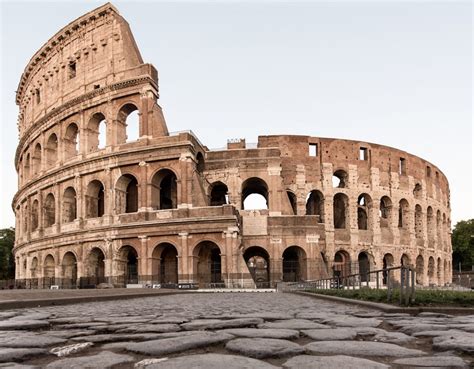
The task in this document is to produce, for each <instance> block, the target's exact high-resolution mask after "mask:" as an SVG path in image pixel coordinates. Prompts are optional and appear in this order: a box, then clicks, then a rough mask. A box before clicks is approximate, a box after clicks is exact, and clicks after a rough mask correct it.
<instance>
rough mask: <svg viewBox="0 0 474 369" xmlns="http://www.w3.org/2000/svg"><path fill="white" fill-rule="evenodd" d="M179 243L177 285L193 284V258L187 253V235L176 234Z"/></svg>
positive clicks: (184, 233) (185, 233)
mask: <svg viewBox="0 0 474 369" xmlns="http://www.w3.org/2000/svg"><path fill="white" fill-rule="evenodd" d="M178 237H179V239H180V241H181V250H178V283H188V282H194V280H193V274H194V273H193V272H194V270H193V269H194V268H193V258H192V255H190V252H189V245H188V237H189V233H187V232H181V233H178Z"/></svg>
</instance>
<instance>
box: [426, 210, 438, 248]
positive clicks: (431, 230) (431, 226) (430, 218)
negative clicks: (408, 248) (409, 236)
mask: <svg viewBox="0 0 474 369" xmlns="http://www.w3.org/2000/svg"><path fill="white" fill-rule="evenodd" d="M426 228H427V231H428V247H430V248H434V239H435V236H436V230H435V218H434V212H433V208H432V207H431V206H428V208H427V209H426Z"/></svg>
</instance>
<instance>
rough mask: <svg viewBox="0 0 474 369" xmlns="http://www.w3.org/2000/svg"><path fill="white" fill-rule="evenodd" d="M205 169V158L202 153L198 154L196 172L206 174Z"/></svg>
mask: <svg viewBox="0 0 474 369" xmlns="http://www.w3.org/2000/svg"><path fill="white" fill-rule="evenodd" d="M204 168H205V163H204V156H203V155H202V154H201V153H200V152H198V153H197V155H196V170H197V171H198V172H199V173H202V172H204Z"/></svg>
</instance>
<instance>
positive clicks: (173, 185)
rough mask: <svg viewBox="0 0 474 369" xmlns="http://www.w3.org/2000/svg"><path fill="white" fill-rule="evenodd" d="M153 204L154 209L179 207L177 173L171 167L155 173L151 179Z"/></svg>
mask: <svg viewBox="0 0 474 369" xmlns="http://www.w3.org/2000/svg"><path fill="white" fill-rule="evenodd" d="M151 185H152V195H151V197H152V206H153V208H154V209H158V210H165V209H176V208H177V207H178V187H177V178H176V175H175V174H174V173H173V172H172V171H171V170H169V169H162V170H160V171H158V172H156V173H155V175H154V176H153V178H152V180H151Z"/></svg>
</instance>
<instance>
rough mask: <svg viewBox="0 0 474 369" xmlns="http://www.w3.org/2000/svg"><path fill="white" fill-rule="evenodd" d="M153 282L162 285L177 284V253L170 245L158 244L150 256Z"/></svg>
mask: <svg viewBox="0 0 474 369" xmlns="http://www.w3.org/2000/svg"><path fill="white" fill-rule="evenodd" d="M152 259H153V265H152V270H153V281H156V282H159V283H161V284H164V285H169V284H177V283H178V251H177V250H176V247H174V245H172V244H171V243H166V242H165V243H160V244H159V245H157V246H156V247H155V248H154V250H153V254H152Z"/></svg>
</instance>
